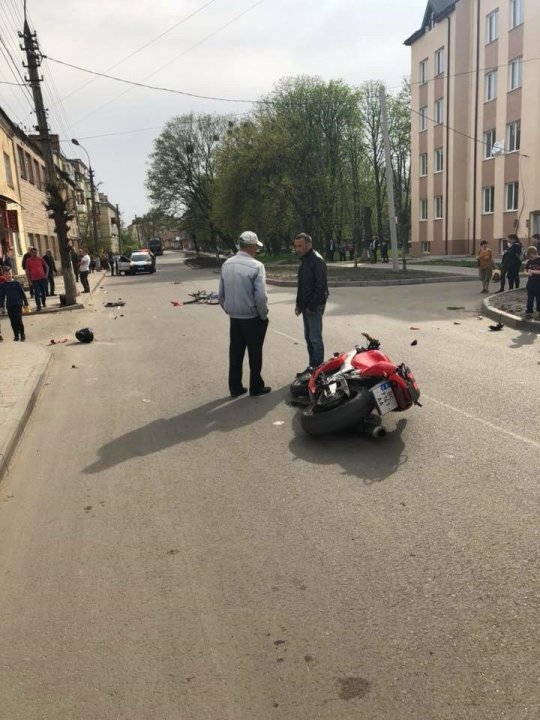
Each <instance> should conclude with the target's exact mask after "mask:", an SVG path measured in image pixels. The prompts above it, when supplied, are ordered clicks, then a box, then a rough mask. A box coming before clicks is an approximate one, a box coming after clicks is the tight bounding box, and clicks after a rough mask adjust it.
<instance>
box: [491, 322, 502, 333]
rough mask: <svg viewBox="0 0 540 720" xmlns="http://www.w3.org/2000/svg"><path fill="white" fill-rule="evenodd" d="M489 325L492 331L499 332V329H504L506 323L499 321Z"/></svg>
mask: <svg viewBox="0 0 540 720" xmlns="http://www.w3.org/2000/svg"><path fill="white" fill-rule="evenodd" d="M488 327H489V329H490V330H491V331H492V332H497V331H498V330H502V329H503V327H504V325H503V324H502V323H497V324H496V325H488Z"/></svg>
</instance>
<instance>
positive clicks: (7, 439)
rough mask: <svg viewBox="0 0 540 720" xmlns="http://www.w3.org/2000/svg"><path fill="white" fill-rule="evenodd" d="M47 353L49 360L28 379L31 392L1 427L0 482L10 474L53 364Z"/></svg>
mask: <svg viewBox="0 0 540 720" xmlns="http://www.w3.org/2000/svg"><path fill="white" fill-rule="evenodd" d="M45 352H47V358H46V359H45V360H44V361H43V362H40V363H38V364H37V365H35V366H34V369H33V371H32V374H31V375H30V377H29V379H28V383H27V385H28V386H29V391H28V392H26V393H25V394H24V396H23V397H21V398H19V399H18V400H17V402H16V403H15V405H14V406H13V407H12V408H11V410H10V411H9V412H8V418H7V420H6V421H5V422H3V423H2V425H1V426H0V482H1V481H2V480H3V478H4V475H5V474H6V473H8V472H9V464H10V462H11V458H12V457H13V454H14V453H15V450H16V449H17V445H18V443H19V440H20V438H21V436H22V434H23V432H24V429H25V427H26V424H27V422H28V419H29V418H30V415H31V413H32V410H33V409H34V405H35V404H36V401H37V398H38V396H39V393H40V392H41V388H42V387H43V383H44V382H45V377H46V375H47V372H48V370H49V366H50V364H51V362H52V353H50V352H48V351H45Z"/></svg>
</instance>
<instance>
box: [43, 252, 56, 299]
mask: <svg viewBox="0 0 540 720" xmlns="http://www.w3.org/2000/svg"><path fill="white" fill-rule="evenodd" d="M43 259H44V260H45V262H46V263H47V267H48V268H49V272H48V274H47V281H48V283H49V288H48V292H47V295H48V296H49V297H55V292H54V289H55V288H54V276H55V275H58V270H57V269H56V263H55V261H54V257H53V254H52V252H51V250H46V251H45V255H44V257H43Z"/></svg>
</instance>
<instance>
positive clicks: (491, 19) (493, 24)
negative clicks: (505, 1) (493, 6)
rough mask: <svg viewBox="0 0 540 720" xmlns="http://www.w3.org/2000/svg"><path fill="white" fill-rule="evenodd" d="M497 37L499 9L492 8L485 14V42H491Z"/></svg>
mask: <svg viewBox="0 0 540 720" xmlns="http://www.w3.org/2000/svg"><path fill="white" fill-rule="evenodd" d="M498 37H499V11H498V10H494V11H493V12H490V13H489V15H486V44H488V45H489V43H492V42H493V41H494V40H497V38H498Z"/></svg>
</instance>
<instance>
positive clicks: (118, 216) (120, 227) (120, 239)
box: [116, 203, 122, 255]
mask: <svg viewBox="0 0 540 720" xmlns="http://www.w3.org/2000/svg"><path fill="white" fill-rule="evenodd" d="M116 227H117V228H118V253H119V254H120V255H121V254H122V224H121V221H120V210H119V209H118V203H117V204H116Z"/></svg>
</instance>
